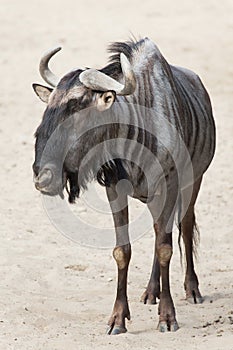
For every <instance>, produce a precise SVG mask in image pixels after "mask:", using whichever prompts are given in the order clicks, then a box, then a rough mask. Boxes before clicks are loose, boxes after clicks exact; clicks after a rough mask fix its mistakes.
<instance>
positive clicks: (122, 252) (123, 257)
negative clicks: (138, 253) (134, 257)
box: [113, 245, 131, 270]
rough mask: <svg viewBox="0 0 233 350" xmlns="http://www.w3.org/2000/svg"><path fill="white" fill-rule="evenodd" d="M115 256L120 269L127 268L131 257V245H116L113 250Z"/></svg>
mask: <svg viewBox="0 0 233 350" xmlns="http://www.w3.org/2000/svg"><path fill="white" fill-rule="evenodd" d="M113 257H114V259H115V260H116V262H117V266H118V268H119V269H120V270H123V269H124V268H126V267H127V266H128V264H129V261H130V257H131V248H130V245H126V246H120V247H115V248H114V250H113Z"/></svg>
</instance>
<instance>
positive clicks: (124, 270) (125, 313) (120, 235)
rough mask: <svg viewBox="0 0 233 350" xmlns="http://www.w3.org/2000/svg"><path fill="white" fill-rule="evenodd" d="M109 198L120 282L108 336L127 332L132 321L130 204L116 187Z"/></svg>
mask: <svg viewBox="0 0 233 350" xmlns="http://www.w3.org/2000/svg"><path fill="white" fill-rule="evenodd" d="M107 196H108V200H109V203H110V206H111V210H112V214H113V220H114V226H115V230H116V247H115V248H114V250H113V257H114V259H115V260H116V263H117V270H118V281H117V293H116V300H115V303H114V307H113V312H112V315H111V317H110V319H109V321H108V330H107V333H108V334H120V333H125V332H127V329H126V327H125V319H126V318H127V319H128V320H129V319H130V312H129V306H128V298H127V274H128V266H129V262H130V258H131V245H130V243H129V234H128V203H127V195H126V194H125V193H124V191H120V189H119V187H118V192H117V191H116V188H115V186H113V185H112V186H111V187H107Z"/></svg>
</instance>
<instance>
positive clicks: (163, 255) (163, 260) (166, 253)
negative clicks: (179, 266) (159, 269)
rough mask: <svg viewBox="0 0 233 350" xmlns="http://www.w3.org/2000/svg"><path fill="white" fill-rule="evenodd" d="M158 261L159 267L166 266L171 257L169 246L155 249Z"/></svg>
mask: <svg viewBox="0 0 233 350" xmlns="http://www.w3.org/2000/svg"><path fill="white" fill-rule="evenodd" d="M157 254H158V259H159V263H160V265H161V266H167V264H168V263H169V261H170V259H171V256H172V247H171V246H170V245H169V244H162V245H161V246H160V247H159V248H158V249H157Z"/></svg>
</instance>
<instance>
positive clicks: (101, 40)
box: [0, 0, 233, 350]
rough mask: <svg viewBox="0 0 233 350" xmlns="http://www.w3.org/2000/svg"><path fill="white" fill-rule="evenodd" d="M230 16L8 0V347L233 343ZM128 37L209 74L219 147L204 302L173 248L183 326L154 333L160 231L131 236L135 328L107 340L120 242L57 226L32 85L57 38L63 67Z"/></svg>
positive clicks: (209, 3) (203, 252)
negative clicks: (35, 171)
mask: <svg viewBox="0 0 233 350" xmlns="http://www.w3.org/2000/svg"><path fill="white" fill-rule="evenodd" d="M232 14H233V2H232V1H230V0H229V1H228V0H222V1H217V0H205V1H202V0H196V1H195V2H194V1H189V0H187V1H185V2H184V1H183V0H175V1H171V0H163V1H162V0H161V1H160V0H156V1H152V0H147V1H139V0H135V1H130V0H129V1H123V0H118V1H117V2H115V1H111V0H108V1H107V0H102V1H99V2H95V1H91V0H85V1H83V0H76V1H74V0H66V1H60V0H58V1H53V0H52V1H50V2H49V1H44V0H41V1H35V0H30V1H29V0H22V1H18V2H17V1H13V0H1V4H0V28H1V39H0V70H1V74H0V76H1V84H0V89H1V93H0V118H1V124H0V150H1V151H0V162H1V171H0V193H1V195H0V207H1V211H0V213H1V214H0V215H1V235H0V240H1V242H0V256H1V259H0V264H1V278H0V283H1V297H0V349H6V350H8V349H9V350H10V349H12V350H13V349H14V350H18V349H22V350H31V349H33V350H34V349H36V350H40V349H43V350H47V349H48V350H56V349H57V350H61V349H66V348H67V349H70V350H73V349H81V350H85V349H93V348H95V349H115V348H123V349H132V348H133V349H156V348H159V349H206V348H207V347H211V349H227V350H229V349H233V333H232V320H233V293H232V292H233V267H232V266H233V264H232V263H233V261H232V246H233V236H232V233H233V232H232V227H233V222H232V210H233V207H232V189H233V187H232V182H231V181H232V176H231V175H232V172H233V168H232V162H231V159H230V154H231V152H232V135H233V118H232V110H233V99H232V94H233V86H232V79H233V66H232V58H233V20H232V18H233V17H232ZM130 32H132V33H133V34H134V35H136V36H142V37H143V36H149V37H150V38H151V39H152V40H153V41H154V42H156V43H157V44H158V46H159V47H160V49H161V50H162V52H163V53H164V55H165V57H166V58H167V59H168V61H169V62H171V63H174V64H177V65H183V66H186V67H188V68H191V69H193V70H195V71H196V72H198V74H199V75H200V76H201V77H202V80H203V81H204V83H205V85H206V86H207V88H208V90H209V92H210V95H211V99H212V102H213V107H214V113H215V118H216V123H217V130H218V144H217V152H216V156H215V159H214V161H213V163H212V165H211V167H210V169H209V171H208V172H207V174H206V176H205V180H204V183H203V187H202V189H201V194H200V196H199V200H198V205H197V219H198V222H199V227H200V230H201V244H200V249H199V259H198V262H197V271H198V274H199V279H200V288H201V291H202V293H203V295H204V297H205V302H204V303H203V304H202V305H189V304H188V303H187V302H186V301H185V300H184V291H183V272H182V270H181V268H180V264H179V253H178V247H177V245H176V244H175V246H174V255H173V258H172V268H171V270H172V271H171V285H172V295H173V297H174V302H175V305H176V311H177V319H178V322H179V325H180V329H179V331H177V332H176V333H168V334H161V333H159V332H158V331H157V330H156V326H157V322H158V316H157V306H150V305H143V304H142V303H140V302H139V299H140V295H141V294H142V292H143V290H144V288H145V286H146V283H147V281H148V278H149V274H150V268H151V261H152V247H153V232H152V230H151V231H150V232H149V233H147V234H146V235H145V236H144V237H143V238H141V239H140V240H137V241H136V242H134V243H133V257H132V261H131V264H130V274H129V292H128V294H129V302H130V308H131V315H132V320H131V321H130V322H128V325H127V327H128V333H127V334H124V335H120V336H115V337H114V336H112V337H109V336H107V335H105V327H106V323H107V320H108V317H109V316H110V313H111V308H112V304H113V301H114V297H115V286H116V283H115V274H116V268H115V262H114V260H113V258H112V253H111V249H106V250H101V249H90V248H85V247H82V246H79V245H78V244H75V243H73V242H71V241H70V240H68V239H66V238H65V237H64V236H62V235H61V234H60V233H58V232H57V231H56V229H55V227H54V226H53V225H52V224H51V223H50V221H49V219H48V217H47V216H46V214H45V212H44V210H43V207H42V204H41V197H40V194H39V193H38V192H37V191H36V190H35V189H34V186H33V182H32V171H31V164H32V162H33V157H34V150H33V144H34V139H33V133H34V131H35V129H36V126H37V125H38V124H39V122H40V119H41V115H42V111H43V109H44V105H43V104H42V103H41V102H40V101H39V100H38V99H37V98H36V96H35V95H34V94H33V91H32V88H31V83H32V82H36V81H37V82H39V81H41V79H40V77H39V73H38V61H39V58H40V56H41V54H42V53H43V52H44V51H45V50H47V49H48V48H50V47H52V46H54V45H55V44H57V43H60V44H62V46H63V48H64V50H63V52H62V53H61V54H59V56H58V57H57V58H56V60H54V61H53V62H52V65H51V66H52V68H53V70H55V71H56V72H57V73H58V74H64V73H65V72H66V71H68V70H70V69H72V68H74V67H84V66H92V67H101V66H103V65H104V64H106V62H107V53H106V47H107V44H108V43H109V42H112V41H117V40H127V39H128V37H129V35H130ZM78 205H79V204H77V206H78ZM133 206H135V207H136V206H137V204H133ZM86 216H88V212H87V213H86ZM99 220H102V221H101V224H102V225H104V224H105V223H104V219H102V217H101V216H99ZM175 240H176V238H175ZM74 265H75V266H74ZM67 267H69V268H67Z"/></svg>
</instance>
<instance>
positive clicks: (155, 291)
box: [141, 246, 160, 304]
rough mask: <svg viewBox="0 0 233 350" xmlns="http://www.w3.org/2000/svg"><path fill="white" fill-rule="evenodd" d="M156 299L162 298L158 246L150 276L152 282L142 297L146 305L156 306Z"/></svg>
mask: <svg viewBox="0 0 233 350" xmlns="http://www.w3.org/2000/svg"><path fill="white" fill-rule="evenodd" d="M156 298H158V299H159V298H160V267H159V261H158V258H157V255H156V246H155V253H154V261H153V267H152V272H151V276H150V280H149V283H148V286H147V288H146V290H145V292H144V293H143V295H142V297H141V301H142V302H143V303H144V304H146V303H147V304H156Z"/></svg>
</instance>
